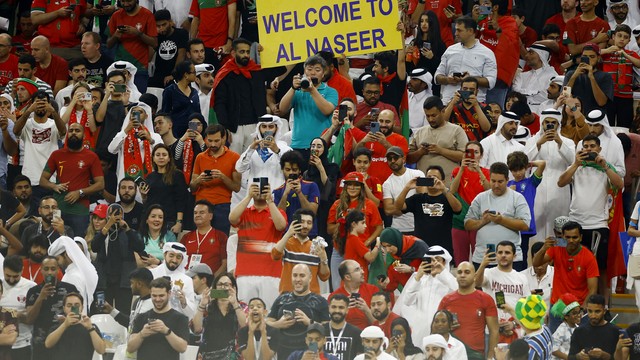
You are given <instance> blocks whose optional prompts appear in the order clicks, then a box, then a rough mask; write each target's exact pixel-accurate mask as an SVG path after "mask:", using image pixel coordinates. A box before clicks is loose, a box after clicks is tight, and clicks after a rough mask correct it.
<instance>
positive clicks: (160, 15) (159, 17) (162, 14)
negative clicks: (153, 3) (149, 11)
mask: <svg viewBox="0 0 640 360" xmlns="http://www.w3.org/2000/svg"><path fill="white" fill-rule="evenodd" d="M154 15H155V18H156V21H171V12H170V11H169V10H167V9H160V10H156V13H155V14H154Z"/></svg>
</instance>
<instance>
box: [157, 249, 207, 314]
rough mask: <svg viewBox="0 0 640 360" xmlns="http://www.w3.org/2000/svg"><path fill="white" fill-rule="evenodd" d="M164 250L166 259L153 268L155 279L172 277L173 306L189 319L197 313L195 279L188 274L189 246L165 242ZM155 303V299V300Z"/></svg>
mask: <svg viewBox="0 0 640 360" xmlns="http://www.w3.org/2000/svg"><path fill="white" fill-rule="evenodd" d="M162 251H163V253H164V261H163V262H162V264H160V265H159V266H158V267H155V268H153V269H151V273H152V274H153V278H154V279H158V278H161V277H169V278H170V279H171V284H170V285H171V286H170V288H169V290H171V304H170V305H171V307H172V308H173V309H174V310H176V311H179V312H180V313H182V314H184V315H186V316H187V317H188V318H189V319H191V318H193V315H195V310H196V304H195V302H194V301H195V292H194V290H193V279H191V278H190V277H189V275H187V274H186V269H185V267H186V265H187V261H188V259H187V248H186V247H185V246H184V245H182V244H180V243H177V242H169V243H165V244H164V246H163V248H162ZM154 305H155V300H154Z"/></svg>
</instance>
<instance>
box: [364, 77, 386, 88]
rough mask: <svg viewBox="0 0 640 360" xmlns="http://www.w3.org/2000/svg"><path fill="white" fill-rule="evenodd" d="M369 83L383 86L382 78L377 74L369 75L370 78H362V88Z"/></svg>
mask: <svg viewBox="0 0 640 360" xmlns="http://www.w3.org/2000/svg"><path fill="white" fill-rule="evenodd" d="M367 85H376V86H381V85H380V80H379V79H378V78H377V77H375V76H369V77H368V78H366V79H364V80H362V89H363V90H364V88H365V87H366V86H367Z"/></svg>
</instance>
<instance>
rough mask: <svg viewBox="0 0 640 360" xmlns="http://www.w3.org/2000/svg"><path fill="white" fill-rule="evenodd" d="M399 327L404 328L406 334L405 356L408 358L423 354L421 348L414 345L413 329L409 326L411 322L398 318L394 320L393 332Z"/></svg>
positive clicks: (392, 324) (392, 323)
mask: <svg viewBox="0 0 640 360" xmlns="http://www.w3.org/2000/svg"><path fill="white" fill-rule="evenodd" d="M398 325H400V326H402V328H403V329H404V332H405V334H406V336H405V340H404V342H405V345H404V355H405V356H408V355H414V354H422V350H420V348H419V347H417V346H415V345H414V344H413V339H412V338H411V327H410V326H409V322H408V321H407V319H405V318H403V317H398V318H396V319H395V320H393V321H392V322H391V331H393V328H395V327H396V326H398Z"/></svg>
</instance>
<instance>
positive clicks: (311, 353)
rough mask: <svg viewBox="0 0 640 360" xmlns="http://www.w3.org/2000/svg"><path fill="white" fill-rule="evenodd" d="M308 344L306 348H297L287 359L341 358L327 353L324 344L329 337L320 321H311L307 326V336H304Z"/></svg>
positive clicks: (335, 359) (329, 359)
mask: <svg viewBox="0 0 640 360" xmlns="http://www.w3.org/2000/svg"><path fill="white" fill-rule="evenodd" d="M304 342H305V344H306V345H307V346H306V349H304V350H296V351H294V352H293V353H291V355H289V357H288V358H287V360H307V359H325V360H340V359H339V358H338V357H336V356H335V355H334V354H329V353H326V352H325V350H324V346H325V344H326V343H327V337H326V334H325V331H324V327H323V326H322V324H319V323H311V324H309V326H308V327H307V336H306V337H305V338H304Z"/></svg>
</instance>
